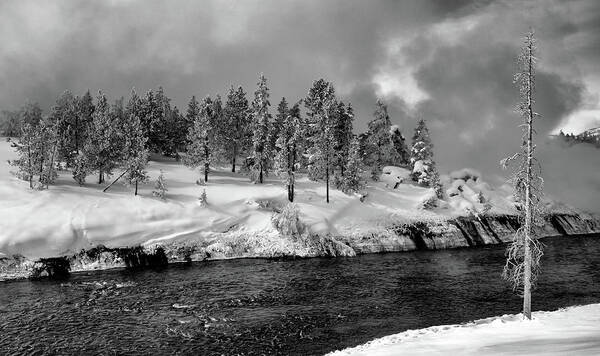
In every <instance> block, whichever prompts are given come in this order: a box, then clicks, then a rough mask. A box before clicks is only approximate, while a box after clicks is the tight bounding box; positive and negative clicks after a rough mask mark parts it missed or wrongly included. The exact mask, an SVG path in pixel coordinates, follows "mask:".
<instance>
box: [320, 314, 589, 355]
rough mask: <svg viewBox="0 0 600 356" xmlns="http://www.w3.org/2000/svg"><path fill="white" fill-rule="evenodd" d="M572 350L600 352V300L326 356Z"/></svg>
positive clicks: (411, 334) (415, 333)
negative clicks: (528, 318) (531, 316)
mask: <svg viewBox="0 0 600 356" xmlns="http://www.w3.org/2000/svg"><path fill="white" fill-rule="evenodd" d="M575 354H576V355H599V354H600V304H591V305H584V306H577V307H570V308H566V309H560V310H557V311H553V312H545V311H539V312H534V313H533V319H532V320H524V319H523V316H522V315H521V314H518V315H504V316H500V317H493V318H487V319H482V320H477V321H474V322H470V323H467V324H461V325H443V326H434V327H429V328H425V329H420V330H408V331H405V332H402V333H399V334H395V335H389V336H385V337H382V338H380V339H376V340H373V341H370V342H368V343H366V344H364V345H360V346H357V347H354V348H349V349H345V350H342V351H336V352H333V353H331V354H330V355H337V356H342V355H347V356H349V355H355V356H359V355H369V356H383V355H575Z"/></svg>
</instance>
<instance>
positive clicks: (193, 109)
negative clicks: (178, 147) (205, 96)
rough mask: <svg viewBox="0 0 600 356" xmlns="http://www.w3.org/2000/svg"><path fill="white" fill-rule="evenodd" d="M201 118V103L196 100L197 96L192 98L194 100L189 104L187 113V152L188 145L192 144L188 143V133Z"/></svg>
mask: <svg viewBox="0 0 600 356" xmlns="http://www.w3.org/2000/svg"><path fill="white" fill-rule="evenodd" d="M199 117H200V103H199V102H198V100H197V99H196V96H192V98H191V99H190V101H189V103H188V106H187V110H186V112H185V126H186V129H185V133H186V142H185V143H186V150H187V145H189V144H190V142H189V141H188V138H187V133H188V132H190V129H191V128H192V127H193V126H194V122H195V121H196V120H198V118H199Z"/></svg>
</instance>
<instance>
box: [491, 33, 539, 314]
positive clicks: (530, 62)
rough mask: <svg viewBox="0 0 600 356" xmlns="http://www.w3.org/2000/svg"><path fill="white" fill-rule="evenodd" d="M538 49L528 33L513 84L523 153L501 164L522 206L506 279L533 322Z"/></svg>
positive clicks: (536, 261)
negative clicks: (510, 170) (511, 168)
mask: <svg viewBox="0 0 600 356" xmlns="http://www.w3.org/2000/svg"><path fill="white" fill-rule="evenodd" d="M537 60H538V59H537V46H536V39H535V35H534V32H533V30H532V31H530V32H529V33H527V35H526V36H525V41H524V44H523V47H522V48H521V53H520V54H519V58H518V62H519V71H518V72H517V73H516V74H515V77H514V82H515V84H517V85H518V86H519V94H520V101H519V105H518V111H519V114H520V115H521V117H522V119H523V123H522V124H521V125H520V126H521V127H522V129H523V140H522V142H523V143H522V144H521V151H520V152H517V153H516V154H514V155H513V156H511V157H509V158H506V159H504V160H502V162H501V164H502V166H503V167H505V168H506V167H507V166H508V165H509V164H514V167H515V171H514V174H513V176H512V178H511V182H512V183H513V185H514V188H515V193H514V195H515V198H516V200H517V201H518V203H519V204H520V206H521V209H520V220H521V227H520V228H519V229H518V230H517V233H516V234H515V236H514V239H513V242H512V243H511V244H510V246H509V247H508V249H507V260H506V265H505V266H504V273H503V277H504V278H505V279H506V280H508V281H510V282H512V283H513V286H514V288H515V289H521V288H522V293H523V315H524V316H525V318H527V319H531V289H532V288H533V286H535V282H536V280H537V276H538V274H539V270H540V259H541V257H542V255H543V252H542V247H541V244H540V243H539V242H538V241H537V239H536V238H535V236H534V234H535V232H534V229H533V227H534V225H537V224H541V222H542V214H543V212H542V206H541V204H540V201H541V197H542V188H543V179H542V177H541V167H540V165H539V162H537V160H536V159H535V157H534V151H535V144H534V143H533V133H534V128H533V125H534V122H535V121H537V119H538V118H539V117H540V115H539V114H538V113H537V112H535V110H534V105H535V97H534V96H535V95H534V94H535V70H536V65H537Z"/></svg>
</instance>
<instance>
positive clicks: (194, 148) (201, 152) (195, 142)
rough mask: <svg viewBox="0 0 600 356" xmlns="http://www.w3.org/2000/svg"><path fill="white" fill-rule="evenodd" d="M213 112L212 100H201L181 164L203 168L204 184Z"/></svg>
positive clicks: (210, 155) (208, 167)
mask: <svg viewBox="0 0 600 356" xmlns="http://www.w3.org/2000/svg"><path fill="white" fill-rule="evenodd" d="M213 110H214V106H213V100H212V99H211V98H210V97H209V96H207V97H206V98H204V100H202V103H201V104H200V112H199V115H198V116H196V117H195V118H194V124H193V125H192V127H191V128H190V131H189V132H188V136H187V142H188V144H187V147H186V155H185V157H184V159H183V163H184V164H185V165H186V166H188V167H190V168H192V169H195V168H197V167H200V166H202V167H203V172H204V182H205V183H206V182H208V173H209V172H210V163H211V159H212V144H211V132H212V127H211V126H212V119H211V117H212V116H213Z"/></svg>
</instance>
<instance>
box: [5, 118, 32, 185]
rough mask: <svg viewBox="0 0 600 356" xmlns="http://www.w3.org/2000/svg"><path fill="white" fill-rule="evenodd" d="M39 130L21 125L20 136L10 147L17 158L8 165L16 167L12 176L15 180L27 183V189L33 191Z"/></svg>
mask: <svg viewBox="0 0 600 356" xmlns="http://www.w3.org/2000/svg"><path fill="white" fill-rule="evenodd" d="M38 132H39V130H37V129H36V127H35V126H33V125H31V124H29V123H23V124H22V126H21V134H20V135H19V140H18V141H17V142H14V141H13V142H12V144H11V146H12V147H13V148H14V149H15V150H16V152H17V155H18V158H17V159H14V160H11V161H9V163H10V165H11V166H13V167H17V168H18V171H17V172H15V173H14V174H15V175H16V176H17V178H19V179H22V180H26V181H28V182H29V188H31V189H33V176H34V175H35V174H36V173H37V170H36V168H37V167H38V166H37V165H36V164H35V162H36V161H37V159H38V158H37V154H38V152H37V151H36V143H35V142H36V140H37V137H36V135H37V134H38Z"/></svg>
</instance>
